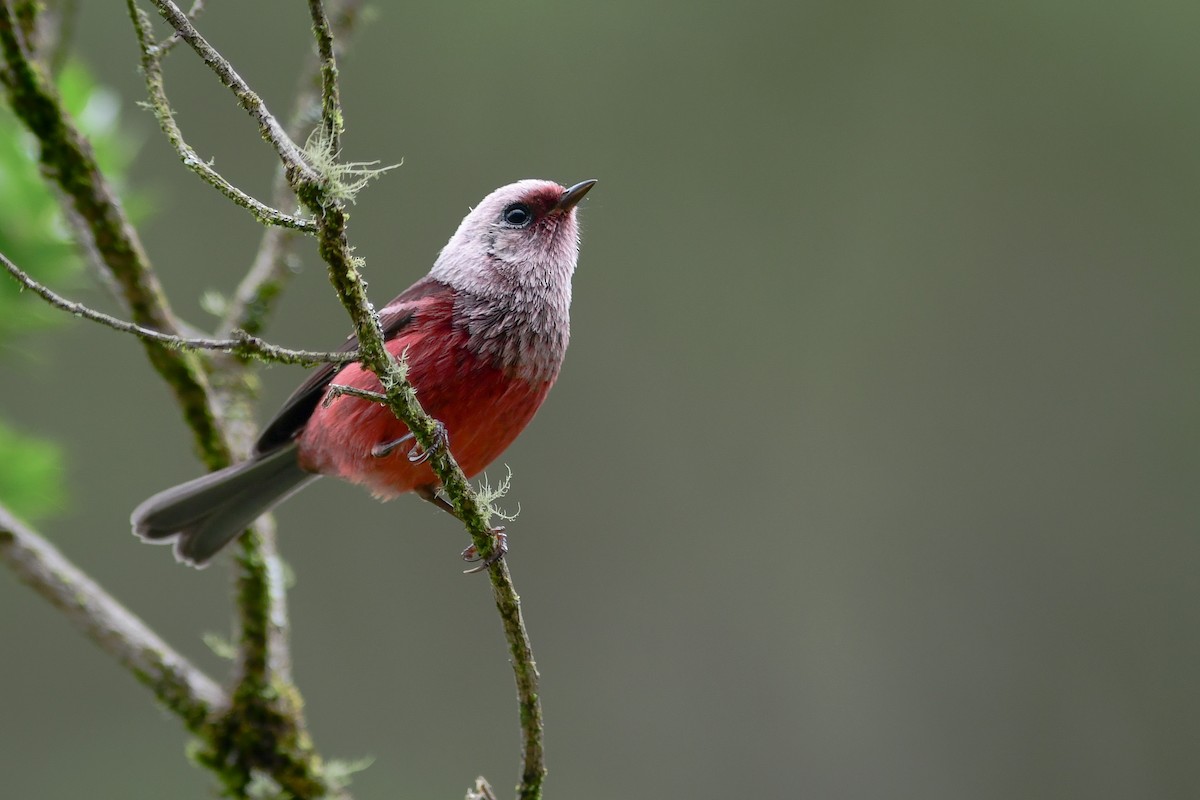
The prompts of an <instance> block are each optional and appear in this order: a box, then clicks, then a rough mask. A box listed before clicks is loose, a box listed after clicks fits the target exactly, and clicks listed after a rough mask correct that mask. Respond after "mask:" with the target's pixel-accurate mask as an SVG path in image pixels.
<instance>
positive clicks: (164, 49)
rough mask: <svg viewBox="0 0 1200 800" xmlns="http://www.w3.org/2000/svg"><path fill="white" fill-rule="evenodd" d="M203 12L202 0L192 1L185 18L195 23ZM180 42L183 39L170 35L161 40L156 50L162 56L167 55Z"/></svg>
mask: <svg viewBox="0 0 1200 800" xmlns="http://www.w3.org/2000/svg"><path fill="white" fill-rule="evenodd" d="M203 12H204V0H192V7H191V8H189V9H188V10H187V18H188V19H189V20H191V21H192V22H193V23H195V22H196V20H197V19H199V18H200V15H201V14H202V13H203ZM181 41H183V39H181V38H180V36H179V34H178V33H172V34H171V35H170V36H168V37H167V38H166V39H164V40H163V42H162V44H159V45H157V49H158V50H159V52H161V53H162V54H163V55H166V54H167V53H169V52H171V50H173V49H174V48H175V45H177V44H179V43H180V42H181Z"/></svg>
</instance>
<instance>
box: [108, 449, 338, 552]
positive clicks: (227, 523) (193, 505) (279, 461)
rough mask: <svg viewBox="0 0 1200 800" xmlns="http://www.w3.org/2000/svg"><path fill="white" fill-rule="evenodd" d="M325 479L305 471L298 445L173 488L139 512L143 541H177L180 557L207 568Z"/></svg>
mask: <svg viewBox="0 0 1200 800" xmlns="http://www.w3.org/2000/svg"><path fill="white" fill-rule="evenodd" d="M318 477H319V476H317V475H314V474H312V473H311V472H305V471H304V470H303V469H301V467H300V464H299V462H298V460H297V459H296V445H294V444H292V445H288V446H287V447H281V448H279V449H278V450H275V451H273V452H271V453H268V454H267V455H263V456H256V457H255V458H252V459H250V460H249V461H243V462H242V463H240V464H234V465H233V466H232V467H226V468H225V469H222V470H217V471H216V472H211V473H209V474H208V475H204V476H202V477H199V478H196V479H195V480H193V481H188V482H187V483H181V484H180V485H178V486H172V487H171V488H170V489H165V490H164V491H161V492H159V493H158V494H156V495H154V496H153V497H151V498H150V499H149V500H146V501H145V502H144V503H142V504H141V505H140V506H138V507H137V508H135V509H134V510H133V515H132V516H131V517H130V521H131V522H132V523H133V532H134V534H136V535H137V536H139V537H140V538H141V539H142V540H143V541H146V542H151V543H153V544H168V543H170V542H171V540H174V541H175V558H176V559H178V560H179V561H182V562H184V563H186V564H191V565H192V566H194V567H202V566H204V565H205V564H206V563H207V562H208V560H209V559H210V558H212V557H213V556H214V555H216V554H217V551H218V550H220V549H221V548H222V547H224V546H225V545H226V544H228V543H229V542H231V541H233V540H234V539H235V538H237V536H238V534H240V533H241V532H242V531H244V530H245V529H246V528H247V527H249V525H250V523H251V522H254V520H256V519H258V518H259V517H260V516H261V515H263V514H265V513H267V512H268V511H270V510H271V509H272V508H274V507H275V506H276V505H277V504H278V503H280V502H282V501H284V500H286V499H287V498H288V497H291V496H292V494H294V493H295V492H297V491H299V490H300V489H302V488H304V486H305V485H307V484H308V483H309V482H310V481H313V480H316V479H317V478H318Z"/></svg>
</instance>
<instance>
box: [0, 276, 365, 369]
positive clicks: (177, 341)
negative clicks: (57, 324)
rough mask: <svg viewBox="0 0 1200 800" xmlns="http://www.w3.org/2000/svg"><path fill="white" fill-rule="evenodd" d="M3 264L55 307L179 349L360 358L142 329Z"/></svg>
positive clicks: (278, 359)
mask: <svg viewBox="0 0 1200 800" xmlns="http://www.w3.org/2000/svg"><path fill="white" fill-rule="evenodd" d="M0 264H3V265H4V268H5V269H7V270H8V271H9V273H10V274H11V275H12V276H13V277H14V278H16V279H17V280H18V281H20V283H21V285H23V286H25V287H26V288H28V289H30V290H32V291H33V292H35V293H36V294H38V295H39V296H40V297H42V299H44V300H45V301H46V302H47V303H49V304H50V305H52V306H54V307H55V308H58V309H61V310H63V311H66V312H67V313H69V314H74V315H75V316H77V317H83V318H84V319H90V320H92V321H93V322H98V323H100V324H101V325H105V326H107V327H109V328H112V329H113V330H117V331H121V332H123V333H132V334H133V335H134V336H139V337H141V338H142V339H147V340H149V341H152V342H158V343H160V344H164V345H166V346H168V347H173V348H179V349H181V350H217V351H220V352H224V353H235V354H237V355H240V356H247V357H255V358H260V359H262V360H263V361H271V362H275V363H279V364H299V365H301V366H305V367H312V366H316V365H317V364H331V363H332V364H345V363H348V362H351V361H355V360H357V357H358V354H357V353H353V352H351V353H319V352H310V351H308V350H288V349H286V348H283V347H277V346H276V345H273V344H271V343H270V342H266V341H263V340H262V339H260V338H258V337H257V336H251V335H249V334H241V335H237V333H236V332H235V334H234V336H233V338H231V339H186V338H184V337H182V336H175V335H174V334H170V333H162V332H161V331H155V330H150V329H149V328H143V327H142V326H141V325H135V324H133V323H132V322H125V321H124V320H120V319H117V318H116V317H112V316H109V315H108V314H105V313H104V312H102V311H96V310H95V309H93V308H89V307H88V306H85V305H84V304H83V303H76V302H75V301H73V300H67V299H66V298H65V297H62V296H61V295H59V294H56V293H54V292H53V291H51V290H50V289H48V288H46V287H45V286H43V285H42V284H40V283H38V282H37V281H36V280H34V279H33V278H32V277H31V276H30V275H29V274H28V273H27V272H25V271H24V270H22V269H21V268H20V267H18V266H17V265H16V264H14V263H12V262H11V261H9V260H8V257H7V256H5V255H4V254H3V253H0Z"/></svg>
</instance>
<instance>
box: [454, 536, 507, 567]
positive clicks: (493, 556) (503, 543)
mask: <svg viewBox="0 0 1200 800" xmlns="http://www.w3.org/2000/svg"><path fill="white" fill-rule="evenodd" d="M488 532H489V533H491V535H492V538H493V539H494V540H495V541H494V543H493V544H492V552H490V553H488V556H487V558H484V557H483V556H481V555H480V554H479V548H478V547H476V546H475V545H471V546H470V547H468V548H467V549H466V550H463V551H462V559H463V561H470V562H475V561H479V560H480V559H483V561H482V563H481V564H479V566H477V567H471V568H470V569H464V570H463V574H464V575H472V574H474V573H476V572H483V571H485V570H487V569H488V568H489V567H491V566H492V564H495V563H496V562H497V561H499V560H500V559H502V558H504V556H505V555H506V554H507V553H508V534H506V533H505V532H504V526H503V525H501V526H499V527H496V528H492V529H491V530H490V531H488Z"/></svg>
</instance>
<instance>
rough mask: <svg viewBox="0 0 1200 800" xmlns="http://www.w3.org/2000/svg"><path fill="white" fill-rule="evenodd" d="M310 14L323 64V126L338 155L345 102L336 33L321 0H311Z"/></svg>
mask: <svg viewBox="0 0 1200 800" xmlns="http://www.w3.org/2000/svg"><path fill="white" fill-rule="evenodd" d="M308 13H309V16H310V17H312V22H313V36H315V37H316V39H317V57H318V58H319V59H320V62H321V126H322V127H323V128H324V130H325V137H326V141H327V142H328V144H329V152H331V153H337V152H338V150H339V149H340V148H341V137H342V130H343V127H344V126H343V122H342V100H341V95H340V92H339V91H338V68H337V59H336V58H335V57H334V54H333V31H332V30H331V28H330V25H329V17H327V16H326V15H325V5H324V3H322V2H321V0H308Z"/></svg>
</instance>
